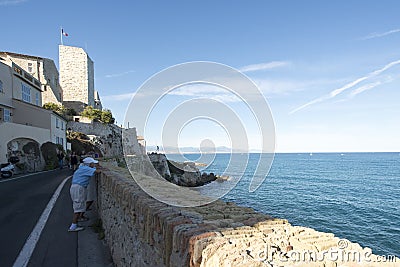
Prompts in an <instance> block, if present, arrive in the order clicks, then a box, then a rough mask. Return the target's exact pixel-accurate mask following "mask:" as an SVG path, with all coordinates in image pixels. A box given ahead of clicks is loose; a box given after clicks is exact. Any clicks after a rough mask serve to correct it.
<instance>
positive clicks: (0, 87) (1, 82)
mask: <svg viewBox="0 0 400 267" xmlns="http://www.w3.org/2000/svg"><path fill="white" fill-rule="evenodd" d="M0 93H3V81H2V80H0Z"/></svg>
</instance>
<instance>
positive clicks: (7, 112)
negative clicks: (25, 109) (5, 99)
mask: <svg viewBox="0 0 400 267" xmlns="http://www.w3.org/2000/svg"><path fill="white" fill-rule="evenodd" d="M3 113H4V114H3V115H4V116H3V117H4V121H6V122H9V121H11V116H10V115H11V112H10V110H9V109H6V108H5V109H4V112H3Z"/></svg>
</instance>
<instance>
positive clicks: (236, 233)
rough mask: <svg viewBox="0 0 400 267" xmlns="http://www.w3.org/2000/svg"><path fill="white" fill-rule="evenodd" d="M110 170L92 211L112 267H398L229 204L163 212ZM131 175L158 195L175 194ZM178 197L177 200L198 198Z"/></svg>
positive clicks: (123, 173)
mask: <svg viewBox="0 0 400 267" xmlns="http://www.w3.org/2000/svg"><path fill="white" fill-rule="evenodd" d="M113 170H114V171H109V170H105V171H103V173H101V174H100V176H99V179H98V181H99V182H98V205H99V214H100V216H101V218H102V221H103V227H104V228H105V236H106V240H107V243H108V244H109V246H110V250H111V253H112V256H113V260H114V263H115V265H116V266H213V267H214V266H321V267H322V266H325V267H328V266H371V267H372V266H400V265H399V264H400V260H399V259H398V258H396V260H397V263H393V262H390V263H389V262H386V263H377V262H376V261H378V260H379V258H378V257H377V256H375V255H372V253H371V250H370V249H369V248H362V247H361V246H360V245H358V244H356V243H351V242H350V241H348V240H345V239H339V238H338V237H335V236H334V235H333V234H329V233H322V232H318V231H315V230H313V229H310V228H306V227H300V226H292V225H290V224H289V223H288V222H287V221H286V220H282V219H274V218H272V217H270V216H268V215H265V214H261V213H257V212H255V211H254V210H253V209H251V208H246V207H239V206H237V205H235V204H234V203H226V202H222V201H216V202H214V203H212V204H208V205H205V206H202V207H193V208H179V207H174V206H169V205H167V204H165V203H162V202H160V201H158V200H156V199H154V198H152V197H150V196H149V195H147V194H146V193H145V192H144V191H142V190H141V188H139V186H138V185H137V184H136V182H135V181H134V180H133V179H132V178H131V177H130V175H129V173H128V172H127V170H126V169H122V168H118V167H113ZM115 171H118V173H117V172H115ZM134 175H137V177H136V176H135V178H136V179H146V181H147V182H148V186H154V187H158V188H161V190H160V191H159V192H160V194H165V196H169V195H172V194H173V190H177V188H178V190H180V189H179V187H177V186H176V185H172V184H171V183H168V182H164V181H162V180H160V179H155V178H153V177H149V176H147V177H146V176H144V175H143V174H134ZM182 190H187V191H186V192H183V193H182V194H181V197H187V198H191V199H195V198H196V197H199V198H200V197H201V196H199V195H197V192H195V191H190V189H187V188H184V189H182ZM313 253H314V254H313ZM330 253H331V254H330ZM346 253H347V254H346ZM303 255H304V256H303ZM332 255H333V256H332ZM335 255H336V256H337V259H335ZM343 255H344V256H343ZM353 255H355V257H356V258H353V257H354V256H353ZM332 257H333V258H332ZM358 257H360V259H358Z"/></svg>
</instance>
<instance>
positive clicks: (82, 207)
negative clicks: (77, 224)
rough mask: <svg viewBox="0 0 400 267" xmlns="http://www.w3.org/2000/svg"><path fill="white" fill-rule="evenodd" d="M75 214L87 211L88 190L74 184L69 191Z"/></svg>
mask: <svg viewBox="0 0 400 267" xmlns="http://www.w3.org/2000/svg"><path fill="white" fill-rule="evenodd" d="M69 193H70V194H71V199H72V208H73V209H74V213H78V212H85V211H86V188H84V187H83V186H81V185H79V184H72V185H71V188H70V189H69Z"/></svg>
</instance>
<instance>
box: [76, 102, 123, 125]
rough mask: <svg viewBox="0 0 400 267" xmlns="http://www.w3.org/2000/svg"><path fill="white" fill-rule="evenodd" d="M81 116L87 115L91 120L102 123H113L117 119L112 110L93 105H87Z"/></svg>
mask: <svg viewBox="0 0 400 267" xmlns="http://www.w3.org/2000/svg"><path fill="white" fill-rule="evenodd" d="M81 116H84V117H87V118H89V119H91V120H96V121H100V122H102V123H108V124H112V123H114V122H115V119H114V118H113V116H112V113H111V110H109V109H105V110H103V111H101V110H99V109H95V108H93V107H92V106H87V107H86V108H85V109H84V110H83V111H82V112H81Z"/></svg>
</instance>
